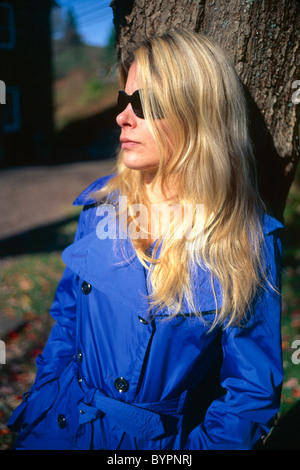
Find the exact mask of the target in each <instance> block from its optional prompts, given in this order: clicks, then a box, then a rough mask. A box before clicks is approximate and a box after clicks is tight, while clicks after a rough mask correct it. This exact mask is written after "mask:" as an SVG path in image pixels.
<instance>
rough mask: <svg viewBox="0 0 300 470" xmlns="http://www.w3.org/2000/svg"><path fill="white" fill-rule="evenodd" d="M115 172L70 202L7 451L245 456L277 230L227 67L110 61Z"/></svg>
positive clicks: (182, 51) (171, 37) (273, 396)
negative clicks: (42, 332)
mask: <svg viewBox="0 0 300 470" xmlns="http://www.w3.org/2000/svg"><path fill="white" fill-rule="evenodd" d="M120 72H121V74H120V75H121V80H122V85H123V87H124V88H125V92H120V93H119V108H120V109H119V114H118V116H117V122H118V124H119V126H120V128H121V135H120V141H121V147H122V148H121V150H120V154H119V159H118V165H117V172H116V174H115V175H113V176H110V177H105V178H101V179H100V180H97V181H96V182H95V183H94V184H92V185H91V186H90V187H89V188H87V190H85V191H84V193H83V194H81V195H80V196H79V197H78V198H77V200H76V201H75V204H77V205H84V209H83V211H82V213H81V216H80V219H79V226H78V230H77V233H76V237H75V241H74V243H73V245H71V246H70V247H68V248H67V249H66V250H65V251H64V253H63V259H64V261H65V263H66V266H67V267H66V270H65V272H64V275H63V277H62V280H61V282H60V284H59V286H58V289H57V293H56V297H55V300H54V303H53V306H52V310H51V313H52V316H53V317H54V318H55V319H56V323H55V326H54V327H53V330H52V332H51V335H50V338H49V340H48V343H47V345H46V347H45V350H44V352H43V354H42V355H40V356H39V357H38V358H37V367H38V370H37V376H36V381H35V383H34V385H33V387H32V388H31V390H30V392H29V393H28V394H27V395H26V397H24V401H23V403H22V404H21V405H20V406H19V407H18V409H17V410H16V411H15V412H14V414H13V415H12V417H11V420H10V422H9V426H10V427H11V429H13V430H17V431H18V432H19V436H18V439H17V442H16V444H15V448H17V449H155V450H157V449H167V450H172V449H251V448H253V446H254V445H255V443H256V442H257V441H258V440H259V439H260V437H261V436H263V435H265V434H266V433H268V431H269V429H270V426H271V423H272V418H273V416H274V415H275V414H276V412H277V410H278V407H279V400H280V389H281V382H282V365H281V350H280V344H281V341H280V304H281V301H280V293H279V291H280V270H279V264H280V241H279V232H280V229H281V227H282V226H281V224H279V223H278V222H277V221H276V220H275V219H273V218H272V217H270V216H269V215H267V214H266V213H265V212H264V210H263V204H262V203H261V201H260V199H259V196H258V191H257V186H256V179H255V165H254V159H253V155H252V151H251V145H250V140H249V136H248V132H247V119H246V106H245V102H244V97H243V93H242V90H241V86H240V83H239V80H238V78H237V75H236V73H235V71H234V68H233V66H232V65H231V64H230V62H229V61H228V59H227V58H226V56H225V54H224V53H223V52H222V50H221V49H220V48H219V47H218V46H217V45H216V44H214V43H213V42H212V41H211V40H209V39H207V38H206V37H204V36H202V35H199V34H193V33H188V32H170V33H167V34H165V35H163V36H162V37H158V38H154V39H151V40H150V39H148V40H147V41H145V43H144V44H143V45H141V46H140V47H138V48H137V49H136V50H135V51H134V52H133V53H131V54H129V55H128V57H126V58H125V59H124V60H123V61H122V64H121V66H120Z"/></svg>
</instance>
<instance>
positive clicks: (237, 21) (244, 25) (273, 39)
mask: <svg viewBox="0 0 300 470" xmlns="http://www.w3.org/2000/svg"><path fill="white" fill-rule="evenodd" d="M111 7H112V9H113V12H114V25H115V32H116V44H117V54H118V56H120V53H121V51H122V49H123V48H126V49H130V48H131V47H132V46H134V45H136V44H137V43H138V42H139V41H140V40H141V39H142V38H144V37H145V36H151V35H153V34H158V35H159V34H161V33H163V32H164V31H166V30H168V29H170V28H183V29H189V30H192V31H196V32H203V33H204V34H206V35H207V36H209V37H212V38H213V39H215V40H216V41H217V42H219V43H220V44H221V45H222V47H223V48H224V49H225V50H226V51H227V53H228V54H229V56H230V57H231V59H232V61H233V63H234V65H235V67H236V70H237V72H238V74H239V76H240V78H241V80H242V82H243V85H244V89H245V93H246V97H247V101H248V107H249V114H250V133H251V137H252V141H253V146H254V151H255V156H256V160H257V166H258V175H259V186H260V192H261V195H262V197H263V199H264V201H265V202H266V204H267V206H268V207H269V209H270V211H271V212H272V213H273V214H274V215H275V216H276V217H278V218H279V219H282V217H283V211H284V207H285V204H286V198H287V195H288V191H289V188H290V186H291V183H292V181H293V179H294V176H295V171H296V166H297V163H298V160H299V156H300V136H299V134H300V119H299V118H300V103H299V104H298V101H300V100H299V95H300V94H298V92H297V88H300V82H298V83H297V81H298V80H299V81H300V46H299V40H298V35H299V31H300V4H299V2H298V1H297V0H206V1H199V0H157V1H150V2H149V1H148V0H126V1H124V0H113V1H112V2H111Z"/></svg>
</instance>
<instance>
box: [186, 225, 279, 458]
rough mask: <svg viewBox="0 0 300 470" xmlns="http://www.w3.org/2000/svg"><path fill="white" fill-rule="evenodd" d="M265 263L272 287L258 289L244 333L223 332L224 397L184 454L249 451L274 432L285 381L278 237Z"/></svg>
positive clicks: (240, 330) (193, 434)
mask: <svg viewBox="0 0 300 470" xmlns="http://www.w3.org/2000/svg"><path fill="white" fill-rule="evenodd" d="M265 259H266V269H267V272H268V274H269V279H270V280H271V283H270V284H269V282H266V284H265V286H264V287H263V288H262V289H261V291H260V293H259V295H258V298H257V299H256V301H255V304H254V305H255V307H254V309H253V312H252V315H251V316H250V320H249V321H248V323H247V324H246V326H244V327H231V328H224V330H223V336H222V350H223V362H222V366H221V371H220V379H221V385H222V388H223V389H224V391H225V393H224V395H223V396H221V397H220V398H218V399H216V400H215V401H213V402H212V403H211V405H210V406H209V408H208V410H207V412H206V415H205V419H204V421H203V423H201V424H200V425H199V426H197V427H196V428H194V429H193V430H192V431H191V433H190V434H189V436H188V439H187V441H186V445H185V449H199V450H201V449H212V450H215V449H241V450H247V449H252V448H253V446H254V444H255V443H256V442H257V441H258V440H259V438H260V437H261V436H262V435H264V434H267V433H268V431H269V430H270V427H271V426H272V418H273V417H274V415H276V413H277V411H278V409H279V405H280V394H281V384H282V377H283V370H282V357H281V332H280V330H281V328H280V325H281V323H280V316H281V296H280V265H281V244H280V239H279V237H278V236H277V234H276V233H273V234H269V235H268V236H266V254H265ZM271 284H272V285H273V286H274V287H275V289H276V290H274V288H273V287H271ZM276 291H277V292H276ZM278 292H279V293H278Z"/></svg>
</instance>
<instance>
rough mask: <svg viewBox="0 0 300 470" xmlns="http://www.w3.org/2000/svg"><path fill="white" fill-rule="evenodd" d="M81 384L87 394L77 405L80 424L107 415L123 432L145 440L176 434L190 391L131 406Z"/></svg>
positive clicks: (101, 391)
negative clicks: (172, 397) (169, 397)
mask: <svg viewBox="0 0 300 470" xmlns="http://www.w3.org/2000/svg"><path fill="white" fill-rule="evenodd" d="M80 385H81V387H82V389H83V391H84V392H85V395H84V397H83V398H82V399H81V400H80V402H79V403H78V408H79V424H84V423H88V422H90V421H93V420H95V419H97V418H101V417H104V416H105V415H107V416H109V417H110V418H111V419H112V420H113V421H114V422H115V423H116V424H117V425H118V427H119V428H120V429H121V430H123V431H125V432H127V433H128V434H131V435H132V436H135V437H139V438H141V439H146V440H150V439H157V438H159V437H162V436H166V435H171V434H174V433H176V431H177V424H178V420H179V418H180V415H181V414H182V412H183V410H184V409H185V408H186V406H187V403H186V394H187V392H184V393H183V394H181V395H180V396H179V397H178V398H174V399H170V400H163V401H161V402H152V403H128V402H125V401H121V400H118V399H116V398H112V397H109V396H107V395H106V394H105V393H104V391H103V390H101V389H100V388H88V387H87V385H86V384H85V383H84V381H82V382H81V384H80Z"/></svg>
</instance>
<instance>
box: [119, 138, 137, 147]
mask: <svg viewBox="0 0 300 470" xmlns="http://www.w3.org/2000/svg"><path fill="white" fill-rule="evenodd" d="M120 142H121V144H122V149H129V148H133V147H136V146H137V145H139V142H135V141H134V140H130V139H125V138H121V139H120Z"/></svg>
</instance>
